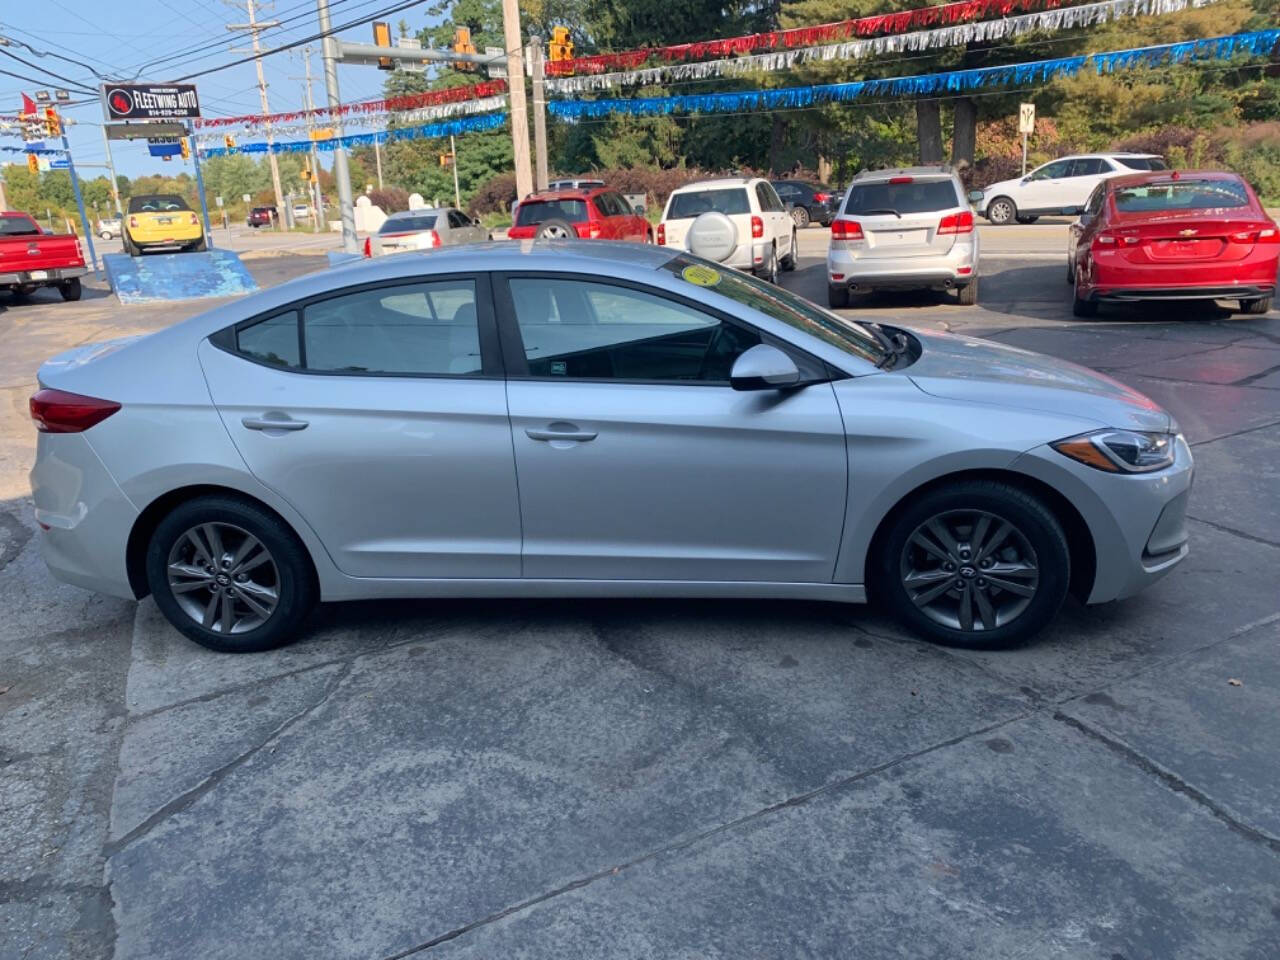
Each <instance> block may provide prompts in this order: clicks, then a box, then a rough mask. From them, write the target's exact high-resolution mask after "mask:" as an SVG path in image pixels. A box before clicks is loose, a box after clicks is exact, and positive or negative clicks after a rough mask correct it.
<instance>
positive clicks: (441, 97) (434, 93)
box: [194, 80, 507, 129]
mask: <svg viewBox="0 0 1280 960" xmlns="http://www.w3.org/2000/svg"><path fill="white" fill-rule="evenodd" d="M506 89H507V81H506V80H488V81H486V82H484V83H477V84H473V85H471V86H468V87H446V88H445V89H443V90H428V91H427V92H425V93H410V94H406V95H405V96H403V97H388V98H386V99H382V100H364V101H361V102H360V103H345V104H342V105H341V106H337V107H317V108H316V109H314V110H293V111H290V112H287V113H270V114H265V115H264V114H260V113H259V114H253V113H251V114H246V115H244V116H240V117H205V118H202V119H197V120H195V121H194V123H195V125H196V128H197V129H203V128H206V127H245V126H266V125H268V124H272V125H274V124H276V123H288V122H289V121H291V120H305V119H307V117H317V118H322V117H345V116H348V115H352V114H362V113H390V112H392V111H395V110H415V109H417V108H418V107H431V106H438V105H440V104H444V103H459V102H461V101H463V100H479V99H483V98H484V97H492V96H494V95H496V94H499V93H505V92H506Z"/></svg>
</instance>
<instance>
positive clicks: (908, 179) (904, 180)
mask: <svg viewBox="0 0 1280 960" xmlns="http://www.w3.org/2000/svg"><path fill="white" fill-rule="evenodd" d="M889 182H890V183H915V182H916V180H915V177H890V178H889Z"/></svg>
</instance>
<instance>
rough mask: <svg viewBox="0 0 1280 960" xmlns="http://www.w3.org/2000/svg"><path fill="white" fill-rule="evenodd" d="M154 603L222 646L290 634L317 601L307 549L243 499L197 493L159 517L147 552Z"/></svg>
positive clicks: (270, 643) (261, 644)
mask: <svg viewBox="0 0 1280 960" xmlns="http://www.w3.org/2000/svg"><path fill="white" fill-rule="evenodd" d="M146 567H147V582H148V585H149V586H150V588H151V593H152V595H153V596H154V597H155V599H156V605H157V606H158V607H159V608H160V610H161V612H162V613H163V614H164V615H165V617H166V618H167V619H168V620H169V622H170V623H172V624H173V625H174V626H175V627H176V628H177V629H178V630H179V631H181V632H182V633H183V634H185V635H186V636H187V637H189V638H190V639H192V640H194V641H195V642H196V643H198V644H200V645H201V646H203V647H208V648H209V649H210V650H218V651H220V652H223V653H254V652H257V651H260V650H270V649H273V648H275V647H279V646H283V645H284V644H286V643H289V642H290V641H292V640H293V639H294V638H295V637H296V636H297V633H298V630H299V628H300V627H301V625H302V622H303V621H304V620H305V619H306V617H307V614H309V613H310V612H311V609H312V607H313V606H314V605H315V598H316V586H315V575H314V573H313V571H312V568H311V561H310V558H308V556H307V553H306V549H305V548H304V547H303V545H302V543H301V542H300V541H299V540H298V538H297V536H295V535H294V533H293V531H292V530H290V529H289V528H288V527H287V526H285V525H284V524H283V523H282V522H281V521H280V520H279V519H277V518H276V517H274V516H273V515H271V514H270V513H268V512H267V511H266V510H264V509H262V508H261V507H259V506H257V505H256V504H253V503H251V502H249V501H247V500H241V499H239V498H236V497H232V496H210V497H199V498H197V499H195V500H189V501H187V502H186V503H183V504H181V505H180V506H178V507H177V508H176V509H175V510H174V511H173V512H172V513H170V514H169V515H168V516H167V517H165V518H164V519H163V520H161V521H160V524H159V526H157V527H156V530H155V533H154V534H152V537H151V542H150V544H149V545H148V547H147V555H146Z"/></svg>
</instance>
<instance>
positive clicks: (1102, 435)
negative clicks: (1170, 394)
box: [1049, 430, 1178, 473]
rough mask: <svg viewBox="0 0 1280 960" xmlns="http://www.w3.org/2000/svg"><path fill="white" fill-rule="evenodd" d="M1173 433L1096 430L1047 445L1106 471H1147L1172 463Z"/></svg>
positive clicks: (1174, 437) (1160, 468)
mask: <svg viewBox="0 0 1280 960" xmlns="http://www.w3.org/2000/svg"><path fill="white" fill-rule="evenodd" d="M1177 438H1178V435H1177V434H1176V433H1163V432H1161V433H1147V432H1143V431H1139V430H1098V431H1096V432H1094V433H1083V434H1080V435H1079V436H1076V437H1067V438H1066V439H1065V440H1058V441H1055V442H1054V443H1051V444H1049V446H1051V447H1053V449H1055V450H1057V451H1058V452H1059V453H1060V454H1062V455H1063V456H1066V457H1070V458H1071V459H1072V460H1075V461H1078V462H1079V463H1083V464H1087V465H1088V466H1090V467H1095V468H1096V469H1098V470H1105V471H1107V472H1108V473H1150V472H1151V471H1152V470H1163V469H1164V468H1165V467H1167V466H1169V465H1170V464H1171V463H1173V457H1174V446H1175V441H1176V440H1177Z"/></svg>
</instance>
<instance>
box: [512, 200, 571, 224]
mask: <svg viewBox="0 0 1280 960" xmlns="http://www.w3.org/2000/svg"><path fill="white" fill-rule="evenodd" d="M547 220H567V221H569V222H570V223H586V222H587V201H585V200H526V201H525V202H524V203H522V204H520V209H519V210H517V211H516V226H517V227H536V226H537V225H538V224H540V223H544V222H546V221H547Z"/></svg>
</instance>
